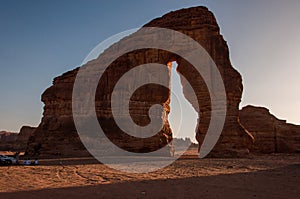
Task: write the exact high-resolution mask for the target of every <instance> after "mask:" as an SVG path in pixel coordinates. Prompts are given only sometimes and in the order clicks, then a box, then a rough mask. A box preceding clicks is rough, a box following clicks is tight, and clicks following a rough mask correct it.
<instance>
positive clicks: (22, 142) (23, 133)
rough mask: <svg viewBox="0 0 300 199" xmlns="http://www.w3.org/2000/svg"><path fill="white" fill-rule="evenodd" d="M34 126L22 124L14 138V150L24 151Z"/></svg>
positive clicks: (34, 128)
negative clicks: (15, 138)
mask: <svg viewBox="0 0 300 199" xmlns="http://www.w3.org/2000/svg"><path fill="white" fill-rule="evenodd" d="M35 130H36V127H31V126H22V128H21V129H20V132H19V134H18V137H17V140H16V146H15V150H17V151H25V150H26V148H27V143H28V140H29V138H30V137H31V136H32V135H33V134H34V132H35Z"/></svg>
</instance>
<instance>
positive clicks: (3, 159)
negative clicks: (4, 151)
mask: <svg viewBox="0 0 300 199" xmlns="http://www.w3.org/2000/svg"><path fill="white" fill-rule="evenodd" d="M16 163H17V160H16V159H15V158H13V157H8V156H6V155H0V165H1V164H2V165H11V164H16Z"/></svg>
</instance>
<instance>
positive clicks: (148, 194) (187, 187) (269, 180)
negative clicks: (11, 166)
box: [0, 164, 300, 199]
mask: <svg viewBox="0 0 300 199" xmlns="http://www.w3.org/2000/svg"><path fill="white" fill-rule="evenodd" d="M299 185H300V164H294V165H289V166H286V167H281V168H276V169H272V170H264V171H256V172H250V173H237V174H230V175H217V176H203V177H191V178H182V179H166V180H149V181H136V182H123V183H117V184H102V185H95V186H82V187H68V188H56V189H43V190H35V191H21V192H13V193H0V198H3V199H15V198H30V199H41V198H43V199H50V198H51V199H52V198H55V199H60V198H63V199H66V198H71V199H77V198H78V199H79V198H88V199H94V198H97V199H100V198H204V199H206V198H230V199H234V198H239V199H241V198H243V199H247V198H272V199H274V198H289V199H296V198H297V199H298V198H299V196H300V187H299Z"/></svg>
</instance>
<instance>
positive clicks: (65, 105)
mask: <svg viewBox="0 0 300 199" xmlns="http://www.w3.org/2000/svg"><path fill="white" fill-rule="evenodd" d="M145 27H161V28H168V29H172V30H176V31H179V32H181V33H183V34H186V35H188V36H189V37H191V38H192V39H194V40H195V41H197V42H199V43H200V44H201V45H202V46H203V47H204V48H205V49H206V51H207V52H208V53H209V54H210V56H211V57H212V59H213V60H214V61H215V63H216V65H217V67H218V69H219V71H220V74H221V76H222V78H223V81H224V85H225V89H226V96H227V115H226V119H225V126H224V129H223V131H222V134H221V137H220V139H219V141H218V143H217V145H216V146H215V148H214V149H213V151H212V152H211V153H210V155H211V156H222V157H226V156H230V157H232V156H244V155H246V154H248V153H249V148H250V145H251V143H252V137H251V135H249V134H248V133H247V131H245V129H244V128H243V127H242V126H241V125H240V123H239V120H238V115H239V110H238V107H239V103H240V101H241V95H242V91H243V86H242V78H241V75H240V74H239V73H238V72H237V71H236V70H235V69H234V68H233V67H232V65H231V63H230V60H229V50H228V46H227V44H226V42H225V40H224V39H223V37H222V35H221V34H220V29H219V26H218V24H217V22H216V19H215V17H214V15H213V14H212V13H211V12H210V11H209V10H208V9H207V8H205V7H194V8H188V9H182V10H178V11H174V12H170V13H168V14H166V15H164V16H162V17H160V18H157V19H154V20H152V21H151V22H149V23H148V24H146V25H145ZM124 39H130V36H129V37H127V38H124ZM124 39H123V40H124ZM116 48H118V43H116V44H114V45H113V46H111V47H110V48H108V49H107V50H106V51H113V50H114V49H116ZM172 61H176V62H177V64H178V68H177V71H178V72H179V73H180V74H181V75H182V76H184V77H185V78H186V79H187V80H188V81H189V83H190V85H191V86H192V88H193V89H194V91H195V93H196V98H195V97H192V96H191V95H190V90H189V89H190V87H188V86H187V84H186V83H185V82H184V81H183V80H182V84H183V92H184V95H185V97H186V98H187V99H188V100H189V101H190V103H191V104H192V105H193V107H194V108H195V109H196V110H197V111H198V113H199V119H198V121H199V123H198V125H197V128H196V127H195V128H196V132H195V134H196V139H197V140H198V142H199V144H200V145H201V144H202V143H203V140H204V137H205V135H206V132H207V129H208V124H209V122H210V117H211V104H210V95H209V93H208V90H207V88H206V85H205V83H204V81H203V79H202V78H201V76H200V74H198V73H197V71H195V69H194V68H193V66H192V65H191V64H190V63H188V62H187V61H186V60H185V59H183V58H182V57H179V56H178V55H175V54H172V53H170V52H166V51H163V50H160V49H141V50H136V51H133V52H129V53H126V54H124V55H122V56H121V57H119V58H118V59H116V60H115V61H114V62H113V63H112V64H111V65H110V66H109V67H108V68H107V69H106V70H105V71H103V72H104V73H103V76H102V78H101V79H100V81H99V84H98V89H97V93H96V98H95V100H96V102H95V106H96V107H95V110H96V113H97V117H98V121H99V123H100V125H101V127H102V128H103V130H104V131H105V133H106V136H107V137H108V138H109V139H110V140H111V141H112V142H114V143H115V144H116V145H118V146H119V147H120V148H123V149H125V150H127V151H131V152H136V153H140V152H151V151H155V150H157V149H159V148H161V147H163V146H165V145H167V144H168V143H170V142H171V140H172V131H171V129H170V126H169V123H168V121H167V119H166V118H167V117H163V112H159V113H158V115H157V116H158V117H159V116H160V117H161V118H162V119H163V120H165V125H164V126H163V128H162V130H161V131H160V132H158V133H157V134H156V135H154V136H152V137H149V138H144V139H141V138H137V137H134V136H130V135H128V134H126V132H123V131H122V130H121V129H120V128H119V127H118V126H117V125H116V123H115V120H114V118H113V116H112V110H111V93H112V91H113V88H114V86H115V85H116V83H117V82H118V80H119V79H120V78H121V77H122V75H123V74H125V73H126V72H128V71H129V70H131V69H133V68H134V67H136V66H139V65H141V64H146V63H160V64H163V65H166V70H168V71H170V68H168V67H167V65H168V64H169V63H170V62H172ZM95 64H101V63H99V61H97V59H96V60H93V61H90V62H88V63H87V64H86V65H85V66H83V67H88V66H92V65H95ZM78 70H79V69H78V68H77V69H75V70H73V71H69V72H67V73H65V74H63V75H62V76H60V77H57V78H55V79H54V81H53V85H52V86H51V87H50V88H48V89H47V90H46V91H45V92H44V93H43V95H42V101H43V102H44V103H45V106H44V113H43V118H42V122H41V124H40V125H39V127H38V128H37V130H36V131H35V133H34V136H32V137H31V138H30V142H29V145H28V150H27V153H28V154H31V155H34V154H40V155H44V156H53V155H58V156H82V155H87V154H88V153H87V151H86V150H85V148H84V146H83V145H82V143H81V141H80V138H79V137H78V134H77V132H76V128H75V125H74V121H73V116H72V91H73V85H74V81H75V78H76V74H77V72H78ZM91 75H93V74H91ZM133 78H134V77H133ZM163 78H167V79H169V76H167V77H163ZM209 78H210V79H213V78H214V77H209ZM87 81H88V80H87ZM128 89H129V88H128V87H126V85H124V87H123V90H120V91H118V92H126V90H128ZM169 102H170V90H169V89H168V88H165V87H161V86H157V85H155V84H154V85H147V86H143V87H140V88H139V89H137V90H136V92H135V93H134V94H133V95H132V97H131V98H130V106H129V107H130V115H131V117H132V119H133V121H134V122H135V123H136V124H138V125H141V126H144V125H147V124H148V123H149V122H150V120H149V115H148V111H149V108H150V107H151V105H153V104H160V105H162V107H163V108H164V110H165V112H166V114H168V113H169V111H170V110H169V109H170V108H169ZM197 107H200V110H199V109H198V108H197ZM120 117H122V116H121V115H120Z"/></svg>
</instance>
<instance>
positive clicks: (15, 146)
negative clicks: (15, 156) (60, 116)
mask: <svg viewBox="0 0 300 199" xmlns="http://www.w3.org/2000/svg"><path fill="white" fill-rule="evenodd" d="M35 130H36V128H35V127H30V126H23V127H22V128H21V129H20V132H19V133H11V132H5V131H1V132H0V151H15V152H17V151H19V152H22V151H25V150H26V148H27V143H28V140H29V138H30V136H32V135H33V133H34V131H35Z"/></svg>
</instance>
